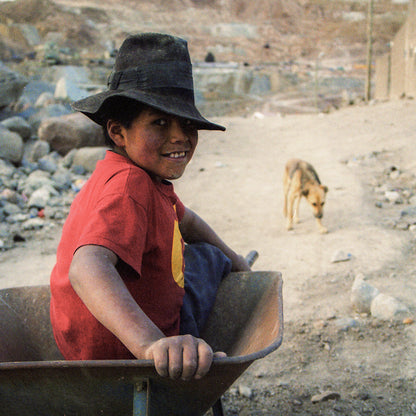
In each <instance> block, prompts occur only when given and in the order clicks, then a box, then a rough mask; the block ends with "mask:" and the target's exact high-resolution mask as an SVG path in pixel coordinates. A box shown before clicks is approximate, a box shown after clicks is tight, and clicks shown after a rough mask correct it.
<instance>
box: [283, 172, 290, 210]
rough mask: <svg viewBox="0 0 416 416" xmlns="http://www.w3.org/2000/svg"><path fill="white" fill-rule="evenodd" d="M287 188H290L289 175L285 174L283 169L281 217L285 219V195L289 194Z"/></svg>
mask: <svg viewBox="0 0 416 416" xmlns="http://www.w3.org/2000/svg"><path fill="white" fill-rule="evenodd" d="M289 186H290V179H289V175H288V173H287V168H286V169H285V173H284V175H283V193H284V199H283V216H284V217H285V218H286V217H287V194H288V192H289Z"/></svg>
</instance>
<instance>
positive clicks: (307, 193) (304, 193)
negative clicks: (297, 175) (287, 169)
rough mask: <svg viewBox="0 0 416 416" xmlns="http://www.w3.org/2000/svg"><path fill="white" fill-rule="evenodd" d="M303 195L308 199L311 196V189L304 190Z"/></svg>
mask: <svg viewBox="0 0 416 416" xmlns="http://www.w3.org/2000/svg"><path fill="white" fill-rule="evenodd" d="M302 195H303V196H305V197H307V196H308V195H309V189H304V190H303V191H302Z"/></svg>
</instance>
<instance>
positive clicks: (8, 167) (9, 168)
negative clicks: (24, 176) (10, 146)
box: [0, 158, 16, 178]
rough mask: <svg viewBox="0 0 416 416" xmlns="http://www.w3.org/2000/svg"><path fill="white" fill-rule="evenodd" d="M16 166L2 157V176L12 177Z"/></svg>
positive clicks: (0, 168)
mask: <svg viewBox="0 0 416 416" xmlns="http://www.w3.org/2000/svg"><path fill="white" fill-rule="evenodd" d="M15 171H16V168H15V167H14V166H13V165H12V164H11V163H10V162H9V161H8V160H4V159H1V158H0V177H2V176H3V177H4V176H5V177H7V178H11V177H12V176H13V174H14V173H15Z"/></svg>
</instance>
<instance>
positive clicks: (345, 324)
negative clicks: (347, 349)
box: [335, 317, 359, 331]
mask: <svg viewBox="0 0 416 416" xmlns="http://www.w3.org/2000/svg"><path fill="white" fill-rule="evenodd" d="M358 325H359V324H358V321H357V320H355V319H354V318H348V317H346V318H339V319H336V320H335V326H336V327H337V328H338V330H339V331H348V330H349V329H351V328H357V327H358Z"/></svg>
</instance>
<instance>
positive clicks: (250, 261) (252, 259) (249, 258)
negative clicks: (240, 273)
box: [246, 250, 259, 267]
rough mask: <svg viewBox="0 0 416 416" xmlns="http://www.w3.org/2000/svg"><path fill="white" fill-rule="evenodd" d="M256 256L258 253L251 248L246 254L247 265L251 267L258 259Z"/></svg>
mask: <svg viewBox="0 0 416 416" xmlns="http://www.w3.org/2000/svg"><path fill="white" fill-rule="evenodd" d="M258 257H259V253H258V252H257V251H256V250H251V251H250V252H249V253H248V254H247V256H246V261H247V263H248V265H249V266H250V267H251V266H252V265H253V264H254V262H255V261H256V260H257V259H258Z"/></svg>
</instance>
